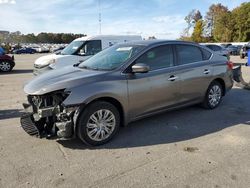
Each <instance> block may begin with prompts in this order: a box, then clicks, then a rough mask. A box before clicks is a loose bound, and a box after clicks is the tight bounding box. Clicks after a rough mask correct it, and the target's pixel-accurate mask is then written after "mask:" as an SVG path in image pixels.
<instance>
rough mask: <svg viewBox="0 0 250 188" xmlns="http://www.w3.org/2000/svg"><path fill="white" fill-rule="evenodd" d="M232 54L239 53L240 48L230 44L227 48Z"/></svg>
mask: <svg viewBox="0 0 250 188" xmlns="http://www.w3.org/2000/svg"><path fill="white" fill-rule="evenodd" d="M226 49H227V50H228V52H229V54H230V55H239V48H238V47H237V46H234V45H230V46H228V47H227V48H226Z"/></svg>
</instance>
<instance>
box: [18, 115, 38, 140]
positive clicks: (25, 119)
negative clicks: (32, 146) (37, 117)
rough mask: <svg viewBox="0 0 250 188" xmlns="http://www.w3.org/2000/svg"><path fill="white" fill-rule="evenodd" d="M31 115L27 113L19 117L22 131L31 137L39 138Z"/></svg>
mask: <svg viewBox="0 0 250 188" xmlns="http://www.w3.org/2000/svg"><path fill="white" fill-rule="evenodd" d="M31 117H32V115H31V114H29V113H25V114H23V115H22V116H21V119H20V121H21V127H22V128H23V130H24V131H25V132H26V133H28V134H29V135H31V136H36V137H41V135H40V132H39V130H38V128H37V127H36V125H35V123H34V122H33V121H32V119H31Z"/></svg>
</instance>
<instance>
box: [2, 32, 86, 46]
mask: <svg viewBox="0 0 250 188" xmlns="http://www.w3.org/2000/svg"><path fill="white" fill-rule="evenodd" d="M83 36H86V35H84V34H73V33H45V32H42V33H39V34H38V35H35V34H34V33H31V34H27V35H24V34H21V33H20V32H14V33H10V34H4V35H3V34H0V41H1V42H5V43H10V42H13V43H58V44H60V43H70V42H71V41H73V40H74V39H76V38H79V37H83Z"/></svg>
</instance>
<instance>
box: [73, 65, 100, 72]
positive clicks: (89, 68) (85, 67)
mask: <svg viewBox="0 0 250 188" xmlns="http://www.w3.org/2000/svg"><path fill="white" fill-rule="evenodd" d="M76 66H77V65H76ZM80 68H82V69H88V70H97V71H98V70H99V71H103V70H104V69H100V68H97V67H88V66H81V67H80Z"/></svg>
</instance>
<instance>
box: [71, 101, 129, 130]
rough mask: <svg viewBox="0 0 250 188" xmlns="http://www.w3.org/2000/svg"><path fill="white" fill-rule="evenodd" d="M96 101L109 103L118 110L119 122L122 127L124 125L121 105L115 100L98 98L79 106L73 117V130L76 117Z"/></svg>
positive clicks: (124, 120) (123, 112) (123, 113)
mask: <svg viewBox="0 0 250 188" xmlns="http://www.w3.org/2000/svg"><path fill="white" fill-rule="evenodd" d="M97 101H105V102H109V103H111V104H112V105H114V106H115V107H116V108H117V110H118V112H119V114H120V120H121V126H124V125H126V118H125V110H124V108H123V106H122V104H121V103H120V102H119V101H118V100H117V99H115V98H113V97H98V98H95V99H93V100H91V101H88V103H83V104H82V105H81V106H80V108H79V110H78V111H77V112H76V114H75V115H76V116H75V117H74V122H75V128H74V129H76V126H77V124H78V123H77V122H78V117H79V116H80V115H81V114H82V113H83V111H84V110H85V109H86V108H87V107H88V106H89V105H90V104H92V103H94V102H97Z"/></svg>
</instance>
